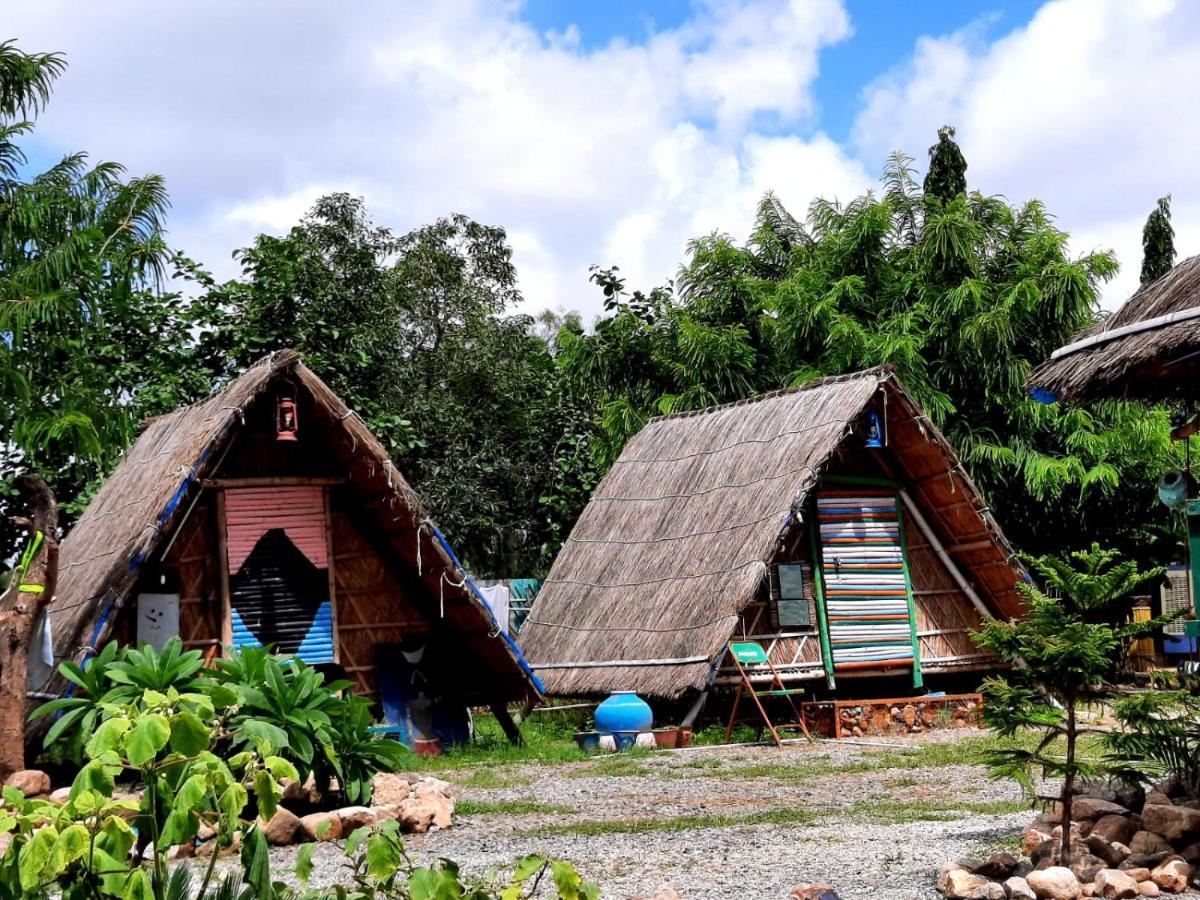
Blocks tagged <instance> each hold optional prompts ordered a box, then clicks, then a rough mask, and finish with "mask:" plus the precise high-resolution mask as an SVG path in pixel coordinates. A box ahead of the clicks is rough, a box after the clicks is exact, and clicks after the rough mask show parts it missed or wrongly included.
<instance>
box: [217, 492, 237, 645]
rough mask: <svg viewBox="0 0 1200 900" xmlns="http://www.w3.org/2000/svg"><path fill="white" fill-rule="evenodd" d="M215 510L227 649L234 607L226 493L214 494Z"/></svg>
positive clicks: (231, 631)
mask: <svg viewBox="0 0 1200 900" xmlns="http://www.w3.org/2000/svg"><path fill="white" fill-rule="evenodd" d="M214 495H215V498H216V500H215V503H214V504H213V508H214V510H215V512H216V517H217V566H218V568H220V570H221V572H220V577H219V578H218V580H217V583H218V584H219V585H220V586H221V644H222V645H223V646H224V647H226V648H231V647H233V606H232V605H231V603H230V599H229V534H228V528H227V526H226V524H225V492H224V491H223V490H217V491H215V492H214Z"/></svg>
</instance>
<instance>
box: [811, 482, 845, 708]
mask: <svg viewBox="0 0 1200 900" xmlns="http://www.w3.org/2000/svg"><path fill="white" fill-rule="evenodd" d="M807 509H808V511H809V517H808V522H807V523H804V525H805V528H807V529H808V538H809V546H811V547H812V558H813V560H812V565H813V596H814V598H815V599H816V601H817V625H818V628H819V629H820V632H821V662H822V664H823V665H824V667H825V686H826V687H827V688H829V689H830V690H833V689H834V688H835V687H837V681H836V679H835V677H834V672H833V646H832V645H831V644H830V642H829V616H828V615H827V614H826V612H825V585H824V581H823V579H824V577H825V574H824V573H825V569H824V567H823V566H822V565H821V541H820V537H819V534H820V531H821V525H820V520H819V519H818V517H817V504H816V503H815V502H814V503H809V504H808V507H807Z"/></svg>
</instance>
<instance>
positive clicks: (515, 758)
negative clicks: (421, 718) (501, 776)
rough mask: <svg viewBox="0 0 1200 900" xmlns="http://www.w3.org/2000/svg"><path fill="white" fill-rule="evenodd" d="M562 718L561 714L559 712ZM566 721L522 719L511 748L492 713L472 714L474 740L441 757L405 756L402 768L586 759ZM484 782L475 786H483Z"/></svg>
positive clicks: (425, 769)
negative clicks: (518, 739) (519, 741)
mask: <svg viewBox="0 0 1200 900" xmlns="http://www.w3.org/2000/svg"><path fill="white" fill-rule="evenodd" d="M561 715H563V716H564V717H565V715H566V714H565V713H564V714H561ZM575 730H576V729H575V726H574V724H573V723H572V722H570V721H553V722H549V721H545V720H540V719H539V720H526V721H525V722H524V723H523V724H522V725H521V735H522V737H524V739H525V743H524V745H523V746H520V747H514V746H513V745H512V744H510V743H509V742H508V738H506V737H505V736H504V732H503V730H501V728H500V725H499V723H497V722H496V719H495V717H494V716H492V715H479V716H476V717H475V740H474V742H473V743H471V744H468V745H466V746H462V747H451V748H450V749H449V750H447V751H446V753H444V754H443V755H442V756H417V754H415V753H413V754H411V755H410V756H409V758H408V761H407V762H406V764H405V768H406V769H407V770H408V771H412V772H430V773H435V774H436V773H439V772H441V773H449V772H456V771H458V770H460V769H469V768H482V767H494V766H519V765H564V764H567V763H575V762H582V761H583V760H585V759H589V758H590V757H588V755H587V754H585V753H584V752H583V751H582V750H580V749H579V747H578V746H577V745H576V743H575V738H574V735H575ZM485 786H486V785H482V784H481V785H477V787H485Z"/></svg>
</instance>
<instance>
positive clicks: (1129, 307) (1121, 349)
mask: <svg viewBox="0 0 1200 900" xmlns="http://www.w3.org/2000/svg"><path fill="white" fill-rule="evenodd" d="M1198 380H1200V256H1193V257H1191V258H1189V259H1186V260H1184V261H1183V262H1181V263H1179V265H1177V266H1175V267H1174V268H1173V269H1172V270H1171V271H1170V272H1168V273H1167V274H1166V275H1163V276H1162V277H1161V278H1159V279H1157V280H1156V281H1153V282H1151V283H1150V284H1147V285H1144V286H1143V287H1141V288H1139V289H1138V291H1137V292H1136V293H1135V294H1134V295H1133V296H1132V297H1130V298H1129V299H1128V300H1127V301H1126V302H1125V304H1124V305H1123V306H1122V307H1121V308H1120V309H1119V310H1117V311H1116V312H1115V313H1113V314H1112V315H1111V316H1109V317H1108V318H1106V319H1105V320H1103V321H1102V322H1098V323H1096V324H1095V325H1092V326H1091V327H1089V328H1086V329H1084V330H1083V331H1081V332H1080V333H1079V334H1077V335H1075V336H1074V337H1073V338H1072V339H1071V341H1070V342H1069V343H1068V344H1066V345H1065V346H1063V347H1060V348H1059V349H1058V350H1056V351H1055V353H1054V355H1053V356H1052V357H1051V358H1050V359H1048V360H1046V361H1045V362H1043V363H1042V364H1041V365H1040V366H1038V367H1037V368H1036V369H1035V370H1034V371H1033V373H1032V374H1031V375H1030V376H1029V378H1028V379H1027V381H1026V387H1027V388H1028V389H1029V390H1030V392H1031V393H1032V394H1033V395H1034V396H1035V397H1037V398H1038V399H1041V400H1044V401H1046V402H1053V401H1055V400H1063V401H1084V400H1094V399H1103V398H1119V399H1123V398H1129V399H1141V400H1151V401H1157V400H1179V399H1187V398H1195V397H1196V396H1197V392H1198V389H1197V386H1196V385H1197V381H1198Z"/></svg>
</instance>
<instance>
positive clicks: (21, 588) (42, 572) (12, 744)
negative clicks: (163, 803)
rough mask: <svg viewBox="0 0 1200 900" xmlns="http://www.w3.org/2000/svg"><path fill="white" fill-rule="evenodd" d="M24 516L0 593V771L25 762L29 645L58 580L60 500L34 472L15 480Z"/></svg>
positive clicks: (18, 521)
mask: <svg viewBox="0 0 1200 900" xmlns="http://www.w3.org/2000/svg"><path fill="white" fill-rule="evenodd" d="M16 486H17V490H18V492H19V493H20V496H21V500H22V502H23V503H24V505H25V507H26V509H27V510H28V511H29V516H28V517H20V516H14V517H13V522H15V523H16V524H18V525H21V526H23V527H24V528H25V530H26V531H28V532H29V543H28V544H27V546H26V551H25V555H24V556H23V557H22V559H21V563H20V565H19V566H18V568H17V569H16V570H15V571H14V572H13V574H12V581H11V582H10V583H9V585H8V590H6V591H5V592H4V595H3V596H2V597H0V735H3V736H4V739H3V740H2V741H0V777H4V778H7V777H8V776H9V775H11V774H12V773H13V772H16V771H18V770H20V769H24V768H25V702H26V691H27V690H28V678H29V675H28V672H29V649H30V644H31V643H32V639H33V630H34V628H35V627H37V621H38V616H39V615H40V613H41V612H42V610H43V609H44V608H45V606H46V605H47V604H48V603H49V602H50V600H51V599H52V598H53V597H54V589H55V587H56V585H57V583H58V506H57V504H56V503H55V502H54V493H53V492H52V491H51V490H50V488H49V486H48V485H47V484H46V482H45V481H43V480H42V479H41V477H40V476H38V475H22V476H20V477H19V478H18V479H17V481H16Z"/></svg>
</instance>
